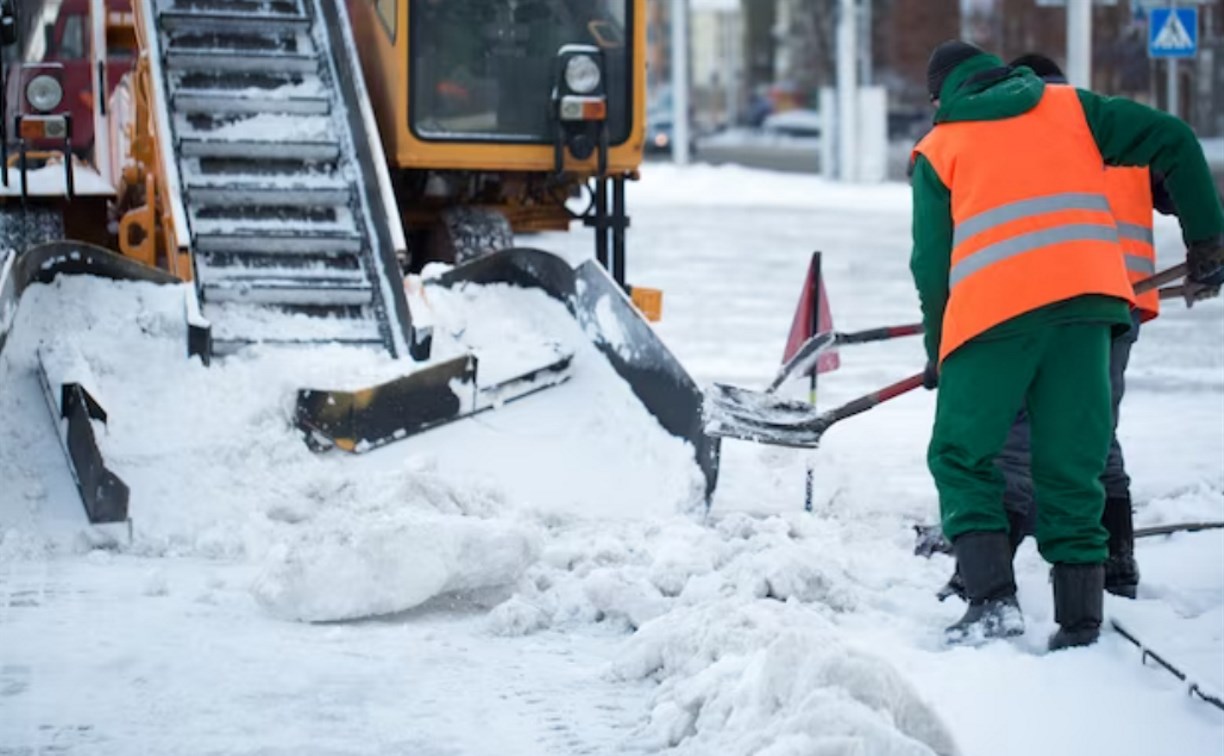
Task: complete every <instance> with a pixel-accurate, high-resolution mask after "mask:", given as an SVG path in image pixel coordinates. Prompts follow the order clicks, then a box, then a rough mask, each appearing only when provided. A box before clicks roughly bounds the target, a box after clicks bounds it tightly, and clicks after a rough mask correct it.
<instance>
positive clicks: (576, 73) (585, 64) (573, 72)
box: [565, 55, 603, 94]
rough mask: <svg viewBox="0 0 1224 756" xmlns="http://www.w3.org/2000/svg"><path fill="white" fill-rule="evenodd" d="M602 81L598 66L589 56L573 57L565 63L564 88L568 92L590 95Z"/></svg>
mask: <svg viewBox="0 0 1224 756" xmlns="http://www.w3.org/2000/svg"><path fill="white" fill-rule="evenodd" d="M602 79H603V75H602V74H601V73H600V72H599V64H598V63H596V62H595V59H594V58H592V57H591V56H590V55H575V56H574V57H572V58H570V59H569V60H568V61H566V63H565V86H567V87H569V88H570V91H573V92H577V93H578V94H590V93H591V92H594V91H595V89H596V88H597V87H598V86H599V82H600V81H601V80H602Z"/></svg>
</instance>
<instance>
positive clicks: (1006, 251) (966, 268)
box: [948, 196, 1118, 289]
mask: <svg viewBox="0 0 1224 756" xmlns="http://www.w3.org/2000/svg"><path fill="white" fill-rule="evenodd" d="M1043 199H1044V198H1043ZM1099 199H1100V200H1101V201H1102V202H1105V197H1103V196H1100V197H1099ZM1106 207H1108V205H1106ZM1055 209H1064V208H1055ZM958 228H959V227H958ZM955 238H956V237H955V235H954V236H953V239H955ZM1073 241H1105V242H1112V243H1115V244H1116V243H1117V242H1118V231H1117V229H1115V228H1114V227H1113V226H1106V225H1103V224H1094V223H1075V224H1068V225H1064V226H1053V227H1051V228H1045V229H1042V230H1040V231H1031V232H1029V233H1027V234H1021V235H1020V236H1013V237H1011V238H1010V239H1008V240H1006V241H1001V242H996V243H994V244H991V245H990V246H987V247H982V248H981V249H979V250H977V251H976V252H970V253H969V254H968V255H966V256H965V257H962V258H961V259H960V261H959V262H956V263H954V264H953V265H952V270H951V272H950V273H949V274H948V288H950V289H954V288H956V285H957V284H959V283H960V282H961V281H962V280H964V279H965V277H966V276H970V275H973V274H974V273H976V272H978V271H979V270H982V269H983V268H985V267H986V266H987V265H993V264H995V263H998V262H1002V261H1004V260H1006V259H1008V258H1010V257H1015V256H1016V255H1022V254H1024V253H1025V252H1031V251H1033V250H1035V249H1041V248H1042V247H1048V246H1050V245H1052V244H1059V243H1062V242H1073ZM954 249H955V247H954ZM955 256H956V253H955V252H953V257H955Z"/></svg>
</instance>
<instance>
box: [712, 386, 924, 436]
mask: <svg viewBox="0 0 1224 756" xmlns="http://www.w3.org/2000/svg"><path fill="white" fill-rule="evenodd" d="M921 385H922V373H918V374H916V375H911V376H910V377H909V378H906V379H904V380H902V381H898V382H896V383H894V384H892V385H890V386H885V387H884V388H882V389H879V390H878V391H873V392H871V393H870V394H867V395H865V396H860V397H859V398H858V399H855V400H853V401H850V402H847V403H846V404H843V405H842V406H840V407H835V408H834V409H831V410H829V411H828V412H823V413H820V412H817V411H816V408H815V407H813V406H812V405H811V404H808V403H807V402H803V401H798V400H788V399H778V398H777V397H776V396H774V395H773V394H771V393H766V392H762V391H753V390H751V389H744V388H739V387H737V386H727V385H724V384H715V385H714V388H713V391H712V393H711V394H708V395H707V402H706V410H707V415H706V433H708V434H710V435H711V436H715V437H720V438H738V439H741V440H744V441H756V442H757V443H762V444H770V445H773V446H789V447H792V448H799V449H815V448H816V447H817V446H819V445H820V438H821V436H823V435H824V433H825V431H827V430H828V429H829V428H831V427H832V426H833V425H834V424H835V423H838V422H841V421H842V420H845V419H846V418H848V417H854V416H855V415H859V414H862V413H863V412H866V411H867V410H869V409H871V408H872V407H875V406H877V405H879V404H882V403H884V402H886V401H888V400H890V399H895V398H897V397H898V396H901V395H902V394H905V393H908V392H910V391H913V390H914V389H916V388H918V387H919V386H921ZM711 399H713V401H710V400H711Z"/></svg>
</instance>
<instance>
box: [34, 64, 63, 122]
mask: <svg viewBox="0 0 1224 756" xmlns="http://www.w3.org/2000/svg"><path fill="white" fill-rule="evenodd" d="M25 95H26V101H28V102H29V103H30V107H32V108H34V109H35V110H37V111H39V112H42V113H48V112H50V111H52V110H55V109H56V108H57V107H59V104H60V101H62V100H63V99H64V88H63V87H62V86H60V83H59V82H58V81H56V79H55V77H54V76H49V75H47V74H39V75H38V76H35V77H34V78H33V79H30V81H29V83H27V84H26V90H25Z"/></svg>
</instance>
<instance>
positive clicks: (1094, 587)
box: [1050, 564, 1105, 651]
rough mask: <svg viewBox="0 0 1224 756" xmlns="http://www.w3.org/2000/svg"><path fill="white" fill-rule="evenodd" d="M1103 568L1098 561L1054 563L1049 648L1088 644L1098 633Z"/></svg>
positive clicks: (1103, 591) (1099, 631)
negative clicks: (1055, 625) (1053, 623)
mask: <svg viewBox="0 0 1224 756" xmlns="http://www.w3.org/2000/svg"><path fill="white" fill-rule="evenodd" d="M1104 603H1105V568H1104V566H1102V565H1099V564H1056V565H1054V620H1055V621H1056V622H1057V623H1058V632H1056V633H1054V634H1053V635H1051V636H1050V650H1051V651H1058V650H1059V649H1062V648H1070V647H1072V646H1090V645H1092V644H1093V643H1096V640H1097V638H1099V637H1100V636H1101V618H1102V616H1103V614H1104V606H1103V605H1104Z"/></svg>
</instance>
